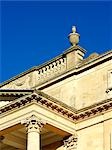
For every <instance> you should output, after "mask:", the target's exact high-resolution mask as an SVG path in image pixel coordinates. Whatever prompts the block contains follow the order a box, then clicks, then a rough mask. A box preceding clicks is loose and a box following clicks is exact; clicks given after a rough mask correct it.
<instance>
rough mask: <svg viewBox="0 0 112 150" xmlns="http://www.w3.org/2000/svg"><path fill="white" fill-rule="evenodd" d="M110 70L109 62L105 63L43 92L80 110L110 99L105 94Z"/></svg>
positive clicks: (111, 66)
mask: <svg viewBox="0 0 112 150" xmlns="http://www.w3.org/2000/svg"><path fill="white" fill-rule="evenodd" d="M111 69H112V63H111V61H107V62H106V63H103V64H101V65H98V66H96V67H94V68H91V69H89V70H87V71H85V72H83V73H80V74H79V75H77V76H76V75H74V76H72V77H69V78H67V79H65V80H63V81H61V82H59V83H57V84H54V85H52V86H50V87H48V88H46V89H44V90H43V91H44V92H45V93H47V94H49V95H51V96H53V97H55V98H57V99H58V100H60V101H62V102H64V103H66V104H68V105H70V106H72V107H75V108H76V109H81V108H83V107H86V106H89V105H92V104H94V103H98V102H100V101H102V100H105V99H107V98H109V97H111V95H109V93H107V92H106V90H107V89H108V82H109V78H108V71H109V70H111ZM111 75H112V74H111Z"/></svg>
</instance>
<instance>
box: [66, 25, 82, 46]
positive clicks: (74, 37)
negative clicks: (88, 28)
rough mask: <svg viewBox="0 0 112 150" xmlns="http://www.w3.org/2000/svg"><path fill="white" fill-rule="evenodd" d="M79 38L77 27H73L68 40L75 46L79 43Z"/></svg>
mask: <svg viewBox="0 0 112 150" xmlns="http://www.w3.org/2000/svg"><path fill="white" fill-rule="evenodd" d="M79 36H80V35H79V34H78V33H76V27H75V26H73V27H72V33H70V34H69V35H68V38H69V41H70V43H71V45H73V46H75V45H77V44H78V43H79Z"/></svg>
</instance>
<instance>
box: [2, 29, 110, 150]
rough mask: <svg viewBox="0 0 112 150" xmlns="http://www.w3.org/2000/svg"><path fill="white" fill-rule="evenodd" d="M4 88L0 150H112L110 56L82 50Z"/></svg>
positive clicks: (73, 40)
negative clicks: (87, 52)
mask: <svg viewBox="0 0 112 150" xmlns="http://www.w3.org/2000/svg"><path fill="white" fill-rule="evenodd" d="M69 40H70V42H71V45H72V46H71V47H70V48H68V49H67V50H66V51H65V52H64V53H62V54H61V55H59V56H57V57H56V58H53V59H52V60H51V61H49V62H47V63H45V64H43V65H41V66H39V67H33V68H31V69H29V70H27V71H26V72H23V73H21V74H19V75H17V76H16V77H13V78H11V79H10V80H8V81H6V82H4V83H2V84H1V85H0V150H17V149H18V150H26V149H27V150H112V50H110V51H108V52H106V53H104V54H101V55H99V54H97V53H93V54H91V55H90V56H89V57H88V58H85V59H84V54H85V53H86V51H85V50H84V49H83V48H82V47H80V46H79V45H78V42H79V34H78V33H76V28H75V27H73V28H72V33H70V34H69Z"/></svg>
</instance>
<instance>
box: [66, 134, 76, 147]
mask: <svg viewBox="0 0 112 150" xmlns="http://www.w3.org/2000/svg"><path fill="white" fill-rule="evenodd" d="M77 139H78V138H77V135H76V134H75V135H72V136H70V137H69V138H68V139H66V140H64V150H76V149H77Z"/></svg>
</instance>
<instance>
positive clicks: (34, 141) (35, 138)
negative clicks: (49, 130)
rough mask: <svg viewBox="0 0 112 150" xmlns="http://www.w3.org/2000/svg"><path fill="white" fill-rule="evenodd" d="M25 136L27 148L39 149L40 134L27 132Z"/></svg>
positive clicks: (30, 149) (29, 149) (31, 149)
mask: <svg viewBox="0 0 112 150" xmlns="http://www.w3.org/2000/svg"><path fill="white" fill-rule="evenodd" d="M27 136H28V137H27V138H28V139H27V140H28V141H27V150H40V134H39V133H38V132H29V133H28V135H27Z"/></svg>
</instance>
